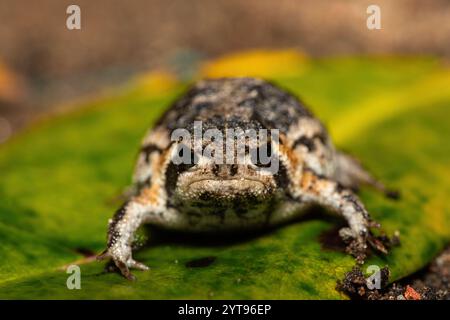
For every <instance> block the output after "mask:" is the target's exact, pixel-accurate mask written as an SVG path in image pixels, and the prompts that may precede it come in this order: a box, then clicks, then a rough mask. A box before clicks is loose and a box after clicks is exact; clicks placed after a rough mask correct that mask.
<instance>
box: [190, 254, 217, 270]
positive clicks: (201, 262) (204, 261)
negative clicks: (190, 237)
mask: <svg viewBox="0 0 450 320" xmlns="http://www.w3.org/2000/svg"><path fill="white" fill-rule="evenodd" d="M216 259H217V257H214V256H209V257H203V258H198V259H193V260H190V261H188V262H186V264H185V266H186V268H205V267H208V266H210V265H211V264H213V263H214V261H216Z"/></svg>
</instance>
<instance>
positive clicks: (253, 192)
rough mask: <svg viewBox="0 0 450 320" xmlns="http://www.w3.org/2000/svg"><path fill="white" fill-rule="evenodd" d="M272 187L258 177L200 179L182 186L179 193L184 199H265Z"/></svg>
mask: <svg viewBox="0 0 450 320" xmlns="http://www.w3.org/2000/svg"><path fill="white" fill-rule="evenodd" d="M271 190H272V189H271V187H270V186H268V185H267V184H266V183H264V182H263V181H261V180H258V179H251V178H250V179H247V178H239V179H198V180H194V181H190V182H189V184H187V185H185V187H182V186H180V188H179V189H178V192H177V195H178V196H179V197H180V198H181V199H184V200H198V201H203V202H209V201H211V202H216V201H220V202H228V201H235V200H236V199H238V198H254V199H261V200H262V199H264V198H267V197H268V196H269V195H270V194H271Z"/></svg>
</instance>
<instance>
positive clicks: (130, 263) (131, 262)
mask: <svg viewBox="0 0 450 320" xmlns="http://www.w3.org/2000/svg"><path fill="white" fill-rule="evenodd" d="M128 267H130V268H133V269H136V270H141V271H147V270H149V269H150V268H149V267H148V266H146V265H145V264H143V263H141V262H138V261H136V260H133V259H130V260H129V261H128Z"/></svg>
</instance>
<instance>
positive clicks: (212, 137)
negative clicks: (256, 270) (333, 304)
mask: <svg viewBox="0 0 450 320" xmlns="http://www.w3.org/2000/svg"><path fill="white" fill-rule="evenodd" d="M199 124H200V126H199ZM233 130H234V131H233ZM232 131H233V132H234V133H233V134H231V133H230V132H232ZM236 131H238V132H240V134H236ZM268 131H271V133H272V132H274V133H276V134H273V135H272V134H271V135H270V136H269V135H268V134H267V132H268ZM211 132H213V133H214V134H211ZM242 132H244V139H241V138H242ZM246 132H252V133H254V132H256V135H255V134H253V135H250V134H249V135H248V136H246V135H245V133H246ZM175 133H176V134H175ZM180 133H181V134H180ZM208 133H209V134H208ZM263 133H266V134H263ZM206 135H208V137H205V136H206ZM249 136H252V137H253V139H249ZM192 137H194V138H192ZM224 137H225V139H223V138H224ZM195 138H199V139H197V140H198V141H194V140H195ZM219 138H222V140H221V139H219ZM224 140H225V141H227V142H230V143H229V146H232V147H233V146H236V145H237V144H238V143H239V146H238V148H237V149H238V151H239V150H240V151H242V150H243V151H242V152H238V151H236V150H232V149H233V148H231V149H228V147H229V146H225V147H224V146H222V145H221V143H222V144H223V141H224ZM212 144H214V146H215V147H216V148H209V153H208V152H205V151H206V150H207V149H208V147H211V145H212ZM239 148H240V149H239ZM263 149H265V151H268V150H270V157H265V158H266V159H263V158H264V157H259V155H260V154H264V152H260V151H261V150H263ZM224 150H225V151H224ZM229 150H231V151H230V152H226V151H229ZM224 153H225V154H226V161H224V159H223V158H224V157H223V154H224ZM266 153H267V154H268V153H269V152H266ZM248 154H250V156H248V157H247V156H246V155H248ZM254 154H256V157H255V156H253V155H254ZM180 155H181V156H182V157H181V156H180ZM211 155H216V157H213V156H211ZM219 155H220V156H219ZM242 155H244V156H242ZM180 157H181V158H182V160H183V161H180ZM260 158H261V159H260ZM267 158H268V159H269V160H270V161H269V162H270V164H268V161H262V160H267ZM185 160H187V161H185ZM218 160H221V161H218ZM273 164H275V165H273ZM132 181H133V182H132V187H131V189H130V190H132V191H131V192H129V193H128V196H127V199H126V201H125V202H124V204H123V205H122V206H121V207H120V208H119V209H118V210H117V211H116V212H115V214H114V216H113V217H112V219H110V220H109V222H108V231H107V245H106V249H105V250H104V251H103V252H102V253H101V254H100V255H99V256H98V259H99V260H103V259H110V261H111V262H112V263H113V264H114V265H115V266H116V267H117V268H118V270H119V271H120V273H121V274H122V275H123V276H124V277H125V278H127V279H130V280H134V279H135V276H134V274H133V273H132V272H131V270H132V269H137V270H148V269H149V268H148V267H147V266H146V265H145V264H143V263H141V262H138V261H136V260H135V259H134V258H133V256H132V251H133V250H132V245H133V241H134V239H135V235H136V232H137V230H138V228H139V227H140V226H141V225H144V224H146V225H147V224H148V225H154V226H157V227H161V228H163V229H168V230H172V231H180V232H192V233H200V234H207V235H209V236H211V237H217V236H218V235H219V234H222V233H231V232H243V233H245V232H251V231H254V230H264V229H266V228H274V227H275V228H276V227H280V226H282V225H283V224H285V223H289V222H292V221H295V219H297V218H298V217H300V216H302V215H304V214H305V212H308V209H309V208H311V207H312V206H322V207H325V208H327V209H328V210H329V211H330V212H333V213H335V214H337V215H338V216H340V217H342V218H343V219H344V220H345V222H346V226H344V227H343V228H341V229H340V230H339V236H340V237H341V238H342V241H343V243H345V244H346V246H347V247H346V248H347V252H349V253H350V254H352V255H353V256H355V258H356V260H357V261H358V262H359V263H362V262H363V261H364V259H365V258H366V256H367V253H368V252H369V251H370V250H372V251H375V252H380V253H383V254H387V253H388V251H389V250H390V245H389V241H384V240H385V239H387V238H388V237H387V236H385V235H383V236H379V235H376V232H375V231H376V229H380V227H381V226H380V224H379V223H377V222H376V221H375V220H373V219H372V218H371V216H370V215H369V212H368V211H367V209H366V208H365V206H364V204H363V203H362V201H361V199H360V198H359V196H358V195H357V191H358V190H359V188H360V187H361V186H371V187H373V188H375V189H376V190H378V191H380V192H383V193H384V194H385V195H386V196H388V197H390V198H397V197H398V194H397V193H396V192H393V191H391V190H390V189H387V188H386V187H385V185H384V184H383V183H382V182H380V181H379V180H378V179H376V178H374V176H373V175H372V174H371V173H369V172H368V171H367V170H366V169H365V168H364V167H363V165H362V164H361V163H360V162H359V161H358V160H357V159H356V158H355V157H354V156H352V155H350V154H348V153H345V152H343V151H340V150H338V149H337V148H336V147H335V146H334V144H333V142H332V140H331V138H330V135H329V134H328V131H327V129H326V127H325V125H324V124H323V123H322V122H321V121H320V120H318V119H317V118H316V117H315V116H314V114H313V113H312V112H311V111H310V110H309V108H307V107H306V105H305V104H304V102H302V101H301V100H300V99H299V98H298V97H297V96H296V95H294V94H292V93H290V92H289V91H288V90H286V89H284V88H281V87H280V86H278V85H277V84H274V83H272V82H270V81H267V80H264V79H260V78H253V77H227V78H213V79H203V80H200V81H197V82H196V83H194V84H192V85H191V86H190V87H189V88H188V89H187V90H186V91H185V93H184V94H182V95H181V96H180V97H179V98H178V99H177V100H176V101H175V102H173V103H172V105H171V106H170V107H169V108H168V109H167V110H166V111H165V113H164V114H163V115H162V116H161V117H160V118H159V120H158V121H156V124H155V125H154V126H153V127H152V128H151V129H149V130H148V132H147V133H146V134H145V136H144V138H143V140H142V143H141V147H140V150H139V152H138V157H137V161H136V165H135V170H134V173H133V178H132ZM383 239H384V240H383Z"/></svg>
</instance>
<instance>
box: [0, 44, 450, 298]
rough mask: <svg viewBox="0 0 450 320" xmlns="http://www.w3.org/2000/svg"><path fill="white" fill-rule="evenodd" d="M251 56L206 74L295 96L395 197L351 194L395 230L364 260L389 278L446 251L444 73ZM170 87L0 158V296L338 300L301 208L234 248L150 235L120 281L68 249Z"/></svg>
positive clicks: (328, 262) (88, 238) (31, 137)
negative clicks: (74, 285) (397, 238)
mask: <svg viewBox="0 0 450 320" xmlns="http://www.w3.org/2000/svg"><path fill="white" fill-rule="evenodd" d="M255 54H256V53H252V55H251V57H252V59H249V58H248V55H247V56H246V57H245V59H244V60H243V61H244V62H245V63H243V62H242V61H241V62H240V63H239V56H233V59H232V60H231V62H232V63H231V64H230V61H228V62H227V61H225V62H224V60H223V59H222V60H221V61H220V63H219V66H222V69H223V70H225V71H226V72H228V73H229V72H230V65H231V66H236V70H234V72H235V74H240V75H242V74H246V71H247V70H251V74H252V75H254V74H255V72H256V71H258V70H260V69H261V74H262V75H264V77H266V78H270V79H271V80H272V81H274V82H276V83H278V84H280V85H281V86H283V87H286V88H288V89H290V90H291V91H293V92H294V93H296V94H298V95H299V96H300V97H301V98H302V99H303V100H304V101H305V102H306V103H307V104H308V105H309V106H310V108H311V109H312V110H313V111H314V112H315V113H316V115H317V116H318V117H319V118H320V119H322V120H323V121H324V122H325V123H326V125H327V126H328V127H329V129H330V132H331V133H332V137H333V139H334V140H335V141H336V144H337V145H338V147H340V148H343V149H345V150H347V151H349V152H350V153H352V154H354V155H355V156H357V157H358V158H360V159H361V161H362V162H363V163H364V164H365V165H366V166H367V167H368V168H369V169H370V171H372V172H373V173H374V174H375V175H376V176H378V177H379V178H380V179H382V180H383V181H384V182H386V183H387V184H388V185H389V186H390V187H393V188H397V189H400V190H401V193H402V198H401V200H399V201H393V200H389V199H386V198H384V197H383V196H382V195H380V194H378V193H376V192H374V191H373V190H369V189H363V190H362V192H361V197H362V199H363V201H364V203H365V204H366V207H367V208H368V209H369V211H370V212H371V214H372V216H373V217H374V218H375V219H376V220H378V221H380V222H381V223H382V225H383V227H384V228H385V229H386V230H387V231H388V232H389V233H393V232H394V231H395V230H399V231H400V233H401V246H399V247H396V248H395V249H393V250H392V252H391V253H390V254H389V255H388V256H386V257H378V256H374V257H372V258H371V259H370V260H369V261H368V262H367V264H368V265H369V264H377V265H379V266H380V267H383V266H385V265H388V266H389V268H390V269H391V271H392V277H391V281H394V280H397V279H399V278H402V277H405V276H407V275H410V274H411V273H413V272H415V271H417V270H419V269H420V268H422V267H423V266H424V265H426V264H427V263H428V262H429V261H430V259H432V258H433V257H434V256H435V255H436V254H437V253H438V252H439V251H440V250H441V249H442V248H443V247H444V246H445V245H446V243H448V242H449V241H450V208H449V205H448V201H447V200H446V196H448V194H449V191H450V169H449V167H448V159H449V156H450V146H449V144H448V141H447V139H448V137H450V123H449V122H450V120H449V115H448V110H449V107H450V91H449V90H448V87H449V86H450V72H449V71H448V70H444V69H443V67H442V66H441V65H440V63H439V62H438V61H436V60H434V59H430V58H408V59H400V58H358V57H355V58H339V59H321V60H308V59H306V58H305V57H304V56H301V58H298V59H296V58H295V57H293V56H292V53H289V54H288V55H286V54H273V53H271V54H267V53H264V52H261V53H260V56H259V58H258V59H256V58H254V57H255ZM286 57H289V59H287V58H286ZM283 59H287V60H286V61H287V62H286V61H284V60H283ZM249 60H250V61H254V60H255V61H257V63H258V64H257V65H256V66H255V65H254V66H251V65H249V63H248V61H249ZM283 62H284V66H283V68H281V69H277V68H276V66H277V65H279V64H283ZM286 64H287V65H289V68H287V67H286ZM223 66H226V68H225V67H223ZM246 68H248V69H246ZM263 68H267V69H265V70H262V69H263ZM222 69H221V68H219V67H217V66H216V65H215V64H214V63H211V64H208V65H207V66H206V67H205V68H204V69H203V71H202V72H203V75H212V74H213V75H214V76H220V75H221V74H220V72H221V71H220V70H222ZM217 70H219V71H217ZM255 70H256V71H255ZM213 71H215V73H214V72H213ZM248 73H249V74H250V71H249V72H248ZM184 87H185V84H179V83H176V82H174V81H173V79H172V78H171V77H170V76H167V75H166V76H164V75H161V74H160V75H154V74H153V75H150V76H148V77H146V78H144V81H143V80H142V79H140V80H139V81H137V82H136V81H135V82H132V83H131V84H130V86H129V87H127V88H124V89H123V90H122V91H121V92H119V93H109V94H107V95H106V97H103V98H99V99H97V100H95V101H92V102H89V103H87V104H86V105H85V106H84V107H82V108H81V110H79V111H75V112H71V113H68V114H67V115H64V116H59V117H55V118H53V119H49V120H46V121H43V122H41V123H40V124H38V125H35V126H33V127H30V128H29V129H28V130H27V131H26V132H24V133H22V134H21V135H19V136H17V137H16V138H15V139H13V140H12V141H11V142H9V143H7V144H6V145H4V146H2V147H1V148H0V172H1V179H0V243H1V245H0V261H1V264H0V298H3V299H4V298H27V299H33V298H40V299H47V298H56V299H77V298H83V299H92V298H97V299H103V298H113V299H115V298H136V299H165V298H176V299H180V298H193V299H197V298H200V299H209V298H213V299H214V298H234V299H239V298H241V299H246V298H262V299H264V298H267V299H278V298H283V299H315V298H320V299H340V298H345V296H344V295H343V294H342V293H339V292H337V291H336V290H335V286H336V281H337V280H339V279H342V278H343V276H344V274H345V272H347V271H349V270H350V269H351V267H352V266H353V265H354V261H353V259H352V258H351V257H349V256H348V255H346V254H344V253H343V252H341V251H339V250H336V249H333V246H330V244H332V241H333V239H334V237H335V235H336V230H337V227H338V225H339V223H342V220H340V219H336V218H331V216H330V218H327V217H324V215H323V214H316V215H314V212H313V213H312V214H311V215H310V216H309V217H308V218H305V219H303V220H301V221H298V222H296V223H293V224H290V225H287V226H283V227H279V228H276V229H274V230H270V231H268V232H266V233H263V234H259V235H252V236H249V237H243V238H240V237H238V238H235V239H208V238H203V239H197V240H196V241H187V239H186V238H183V237H182V236H179V235H172V234H169V235H167V234H164V233H162V234H161V233H160V232H156V233H150V241H149V245H148V246H146V247H145V248H142V249H141V250H139V251H138V252H137V253H136V259H138V260H140V261H143V262H145V263H146V264H148V265H149V266H150V267H151V270H150V271H148V272H138V271H136V272H135V274H136V276H137V277H138V280H137V281H136V282H133V283H132V282H129V281H126V280H124V279H123V278H122V277H121V276H120V275H118V274H115V273H104V272H103V268H104V263H100V262H96V261H92V260H93V259H90V258H83V256H82V255H81V254H80V253H79V252H81V251H86V250H92V251H94V252H100V251H101V250H102V249H103V248H104V246H105V237H106V235H105V234H106V225H107V220H108V219H109V218H110V217H111V216H112V214H113V213H114V211H115V209H116V207H117V205H118V204H117V201H115V200H114V199H115V198H116V197H117V195H119V194H120V193H121V191H122V190H123V188H124V187H125V186H126V185H128V184H129V177H130V175H131V172H132V169H133V165H134V160H135V156H136V152H137V150H138V147H139V143H140V139H141V138H142V136H143V135H144V133H145V131H146V130H147V128H148V127H149V126H150V125H151V124H152V123H153V122H154V121H155V120H156V119H157V118H158V116H159V115H160V114H161V113H162V112H163V111H164V109H165V108H166V106H167V105H168V104H169V103H170V102H171V101H172V100H173V99H175V97H176V96H177V95H178V94H179V93H180V92H181V91H182V90H183V88H184ZM322 213H323V212H322ZM337 243H339V241H338V242H337ZM193 261H194V262H193ZM195 261H199V262H198V263H195ZM202 261H203V262H204V263H202ZM70 264H79V265H80V266H81V290H68V289H67V287H66V280H67V277H68V276H69V275H68V274H66V273H65V269H64V268H65V266H67V265H70ZM196 264H198V265H199V266H196ZM202 264H204V265H203V266H201V265H202Z"/></svg>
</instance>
